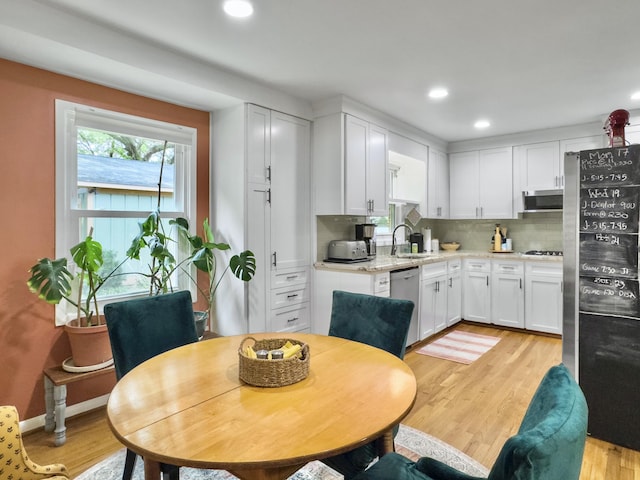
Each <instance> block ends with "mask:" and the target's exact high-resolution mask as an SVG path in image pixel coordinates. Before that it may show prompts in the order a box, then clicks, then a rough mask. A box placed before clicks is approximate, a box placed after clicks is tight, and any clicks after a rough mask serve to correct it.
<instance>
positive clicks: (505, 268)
mask: <svg viewBox="0 0 640 480" xmlns="http://www.w3.org/2000/svg"><path fill="white" fill-rule="evenodd" d="M491 267H492V271H493V273H511V274H513V275H522V274H523V273H524V264H523V263H522V262H516V261H509V260H494V261H493V262H491Z"/></svg>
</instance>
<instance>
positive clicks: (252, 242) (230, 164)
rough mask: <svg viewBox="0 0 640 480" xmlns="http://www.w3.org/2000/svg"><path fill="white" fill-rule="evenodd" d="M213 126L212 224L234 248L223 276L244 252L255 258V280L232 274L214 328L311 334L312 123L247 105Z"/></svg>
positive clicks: (217, 116) (218, 116)
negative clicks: (308, 332) (304, 332)
mask: <svg viewBox="0 0 640 480" xmlns="http://www.w3.org/2000/svg"><path fill="white" fill-rule="evenodd" d="M211 123H212V141H211V143H212V162H211V189H212V191H211V202H212V205H211V215H212V219H211V220H212V222H211V223H212V225H213V231H214V233H215V234H217V235H218V237H217V238H216V241H218V242H220V241H223V242H227V243H229V244H230V245H231V251H230V252H221V253H223V254H226V255H225V257H224V264H222V263H220V266H219V270H222V269H223V268H224V267H225V266H226V265H227V264H228V258H229V257H230V256H231V255H232V254H234V253H238V252H240V251H242V250H244V249H249V250H251V251H252V252H253V253H254V254H255V256H256V274H255V276H254V278H253V279H252V280H251V281H250V282H247V283H245V282H242V281H240V280H238V279H236V278H235V277H234V276H233V274H232V273H230V272H229V273H228V274H227V275H225V277H224V279H223V281H222V282H221V284H220V287H219V289H218V292H217V293H216V318H215V323H214V325H213V328H214V330H215V331H216V332H217V333H219V334H221V335H234V334H243V333H252V332H264V331H281V332H291V331H309V328H310V306H309V299H310V292H309V290H310V282H309V276H310V266H311V238H310V235H311V233H310V232H311V225H310V216H309V211H310V210H309V209H310V193H309V192H310V173H309V170H310V136H311V125H310V122H309V121H307V120H304V119H301V118H297V117H294V116H291V115H287V114H284V113H280V112H276V111H272V110H269V109H266V108H263V107H260V106H257V105H252V104H246V105H241V106H238V107H232V108H229V109H225V110H221V111H216V112H214V113H213V118H212V122H211ZM219 258H220V259H222V258H223V256H222V255H220V256H219Z"/></svg>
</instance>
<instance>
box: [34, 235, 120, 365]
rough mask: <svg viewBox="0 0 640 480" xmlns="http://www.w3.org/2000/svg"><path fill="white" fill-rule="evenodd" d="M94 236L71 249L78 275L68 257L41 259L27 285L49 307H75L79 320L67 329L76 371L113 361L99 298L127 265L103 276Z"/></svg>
mask: <svg viewBox="0 0 640 480" xmlns="http://www.w3.org/2000/svg"><path fill="white" fill-rule="evenodd" d="M92 235H93V230H91V231H90V232H89V235H87V237H86V238H85V239H84V240H83V241H81V242H80V243H78V244H77V245H74V246H73V247H71V250H70V253H71V258H72V260H73V262H74V263H75V265H76V266H77V269H78V272H77V274H75V275H74V274H72V273H71V272H70V271H69V268H68V260H67V258H65V257H62V258H58V259H55V260H51V259H49V258H41V259H40V260H38V263H36V264H35V265H34V266H32V267H31V269H30V270H29V273H30V274H31V277H30V278H29V280H28V281H27V285H28V286H29V289H30V290H31V291H32V292H33V293H35V294H36V295H38V297H39V298H40V299H42V300H44V301H46V302H47V303H50V304H54V305H57V304H59V303H60V302H62V301H63V300H64V301H66V302H69V303H70V304H72V305H73V306H75V308H76V312H77V314H76V318H74V319H72V320H70V321H68V322H67V323H66V324H65V326H64V328H65V331H66V333H67V336H68V337H69V343H70V345H71V357H72V360H73V365H74V366H75V367H88V368H91V367H92V366H97V365H104V364H105V363H107V362H108V361H109V360H111V358H112V354H111V346H110V343H109V335H108V332H107V327H106V324H105V322H104V319H103V318H102V317H101V316H100V315H99V310H98V297H97V295H98V291H99V290H100V288H101V287H102V286H103V285H104V284H105V282H106V281H107V280H108V279H109V278H111V276H112V275H114V274H115V273H116V271H117V270H118V269H119V268H120V266H121V265H122V264H123V263H124V262H125V261H126V259H125V260H123V261H122V262H121V263H120V264H119V265H117V266H116V267H115V268H114V269H113V270H112V271H111V272H110V273H109V274H108V275H105V276H102V275H101V274H100V273H99V271H100V269H101V267H102V266H103V264H104V259H103V256H102V245H101V244H100V242H98V241H96V240H95V239H94V238H93V236H92ZM83 294H84V295H83ZM83 296H84V298H83Z"/></svg>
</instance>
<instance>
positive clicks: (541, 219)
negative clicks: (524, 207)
mask: <svg viewBox="0 0 640 480" xmlns="http://www.w3.org/2000/svg"><path fill="white" fill-rule="evenodd" d="M316 220H317V237H318V243H317V247H318V251H317V259H318V260H322V259H324V258H325V257H326V252H327V246H328V244H329V242H330V241H331V240H353V239H355V224H357V223H364V222H365V221H366V218H365V217H357V216H348V215H337V216H330V215H323V216H318V217H316ZM496 223H499V224H500V226H501V227H504V228H506V229H507V237H508V238H511V239H512V242H513V250H514V251H517V252H525V251H527V250H562V212H550V213H549V212H547V213H528V214H527V213H525V214H522V215H521V218H517V219H508V220H504V219H502V220H430V219H421V220H420V221H419V222H418V225H417V226H416V228H414V230H415V231H421V229H423V228H431V238H437V239H439V240H440V242H448V241H456V242H460V249H461V250H480V251H484V250H489V248H490V243H491V236H492V235H493V232H494V231H495V226H496ZM385 250H386V249H385V247H378V253H385Z"/></svg>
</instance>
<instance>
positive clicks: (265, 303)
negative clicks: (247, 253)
mask: <svg viewBox="0 0 640 480" xmlns="http://www.w3.org/2000/svg"><path fill="white" fill-rule="evenodd" d="M268 198H269V192H268V187H267V186H265V185H264V184H249V185H248V192H247V249H249V250H251V251H252V252H253V253H254V254H255V256H256V272H255V275H254V276H253V278H252V279H251V281H250V282H248V283H247V284H246V285H247V295H248V297H249V298H248V302H247V305H248V308H249V311H248V317H249V325H248V326H247V327H246V328H248V333H253V332H264V331H266V330H268V328H267V324H266V319H267V316H266V314H267V312H268V311H269V309H270V308H271V307H270V302H269V278H270V275H271V274H270V272H271V255H270V252H271V245H270V237H269V230H270V219H271V204H270V203H269V202H268ZM243 330H244V329H243ZM239 333H245V332H244V331H243V332H239Z"/></svg>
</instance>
